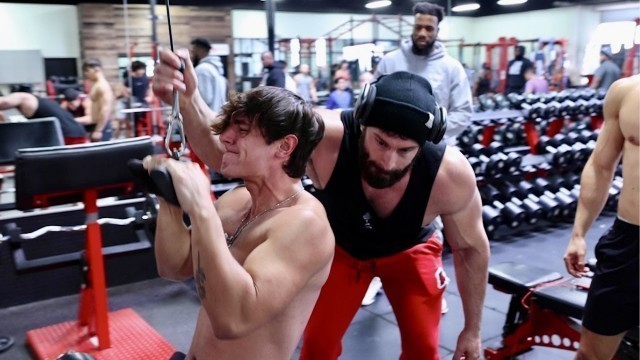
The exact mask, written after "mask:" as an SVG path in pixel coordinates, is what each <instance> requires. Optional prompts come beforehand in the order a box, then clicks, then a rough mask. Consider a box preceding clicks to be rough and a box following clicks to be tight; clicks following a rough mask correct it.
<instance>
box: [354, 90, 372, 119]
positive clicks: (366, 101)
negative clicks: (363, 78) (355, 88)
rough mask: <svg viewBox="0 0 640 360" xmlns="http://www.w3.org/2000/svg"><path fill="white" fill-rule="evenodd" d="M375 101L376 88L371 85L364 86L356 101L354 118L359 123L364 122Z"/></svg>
mask: <svg viewBox="0 0 640 360" xmlns="http://www.w3.org/2000/svg"><path fill="white" fill-rule="evenodd" d="M375 99H376V86H375V85H373V84H365V85H364V88H363V89H362V92H360V96H358V100H357V101H356V105H355V111H354V117H355V118H356V120H358V121H360V122H364V121H365V120H366V118H367V116H369V113H370V112H371V108H373V102H374V100H375Z"/></svg>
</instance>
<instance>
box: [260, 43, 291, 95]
mask: <svg viewBox="0 0 640 360" xmlns="http://www.w3.org/2000/svg"><path fill="white" fill-rule="evenodd" d="M260 58H261V59H262V66H263V70H262V71H263V74H264V75H263V78H262V82H260V85H266V86H277V87H281V88H284V86H285V76H284V71H283V70H282V66H280V63H278V62H277V61H275V60H274V59H273V53H272V52H271V51H265V52H263V53H262V55H261V57H260Z"/></svg>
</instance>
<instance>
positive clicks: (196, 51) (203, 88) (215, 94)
mask: <svg viewBox="0 0 640 360" xmlns="http://www.w3.org/2000/svg"><path fill="white" fill-rule="evenodd" d="M210 51H211V44H209V42H208V41H207V40H205V39H202V38H197V39H194V40H193V41H191V61H193V64H194V65H195V66H196V75H197V76H198V90H199V91H200V95H202V99H203V100H204V102H205V103H206V104H207V106H208V107H209V109H211V110H213V111H215V112H218V111H220V108H222V104H224V103H225V102H227V79H226V78H225V77H224V75H223V74H224V66H223V65H222V61H221V60H220V57H219V56H215V55H209V52H210Z"/></svg>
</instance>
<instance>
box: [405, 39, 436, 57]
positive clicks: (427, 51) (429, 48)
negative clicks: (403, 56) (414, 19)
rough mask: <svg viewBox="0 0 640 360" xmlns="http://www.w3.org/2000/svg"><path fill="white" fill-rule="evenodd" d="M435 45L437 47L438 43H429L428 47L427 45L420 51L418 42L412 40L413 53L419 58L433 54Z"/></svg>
mask: <svg viewBox="0 0 640 360" xmlns="http://www.w3.org/2000/svg"><path fill="white" fill-rule="evenodd" d="M435 45H436V42H435V41H432V42H430V43H427V45H425V47H424V48H423V49H420V48H419V47H417V46H416V42H415V40H414V39H413V37H412V38H411V52H412V53H414V54H416V55H418V56H427V55H429V54H431V52H432V51H433V48H434V46H435Z"/></svg>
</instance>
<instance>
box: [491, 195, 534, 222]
mask: <svg viewBox="0 0 640 360" xmlns="http://www.w3.org/2000/svg"><path fill="white" fill-rule="evenodd" d="M491 205H493V207H494V208H495V209H496V210H498V211H500V216H501V219H502V223H503V224H506V225H507V226H509V227H510V228H512V229H515V228H517V227H519V226H520V225H521V224H522V223H523V222H524V221H525V220H526V213H525V211H524V210H523V209H522V208H521V207H520V206H518V205H516V204H514V203H513V202H511V201H507V202H505V203H504V204H503V203H501V202H500V201H497V200H495V201H493V203H491Z"/></svg>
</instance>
